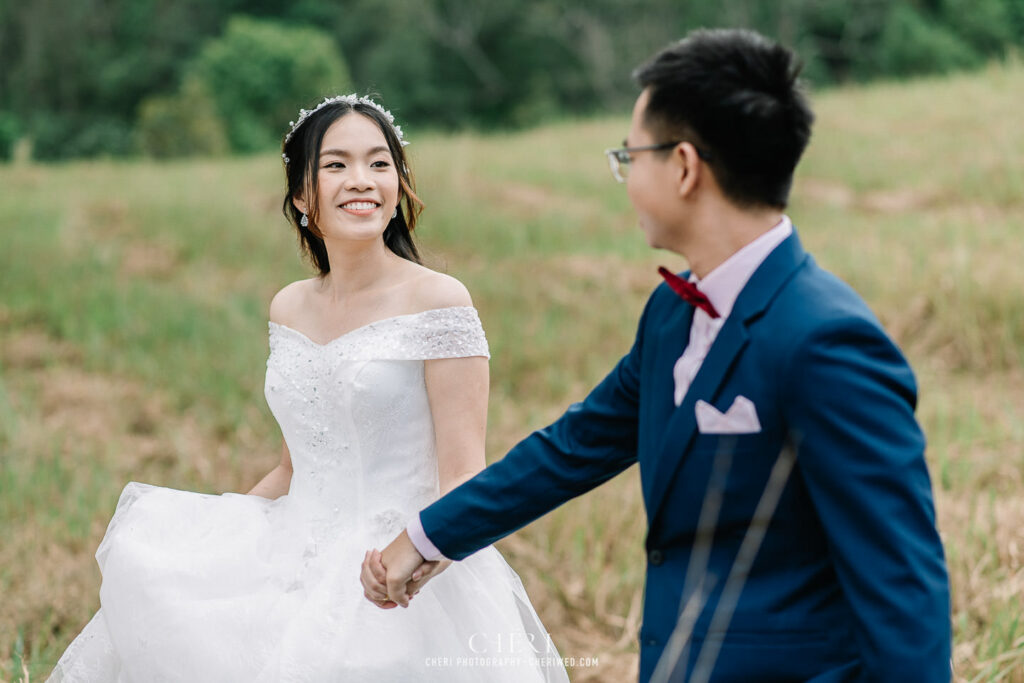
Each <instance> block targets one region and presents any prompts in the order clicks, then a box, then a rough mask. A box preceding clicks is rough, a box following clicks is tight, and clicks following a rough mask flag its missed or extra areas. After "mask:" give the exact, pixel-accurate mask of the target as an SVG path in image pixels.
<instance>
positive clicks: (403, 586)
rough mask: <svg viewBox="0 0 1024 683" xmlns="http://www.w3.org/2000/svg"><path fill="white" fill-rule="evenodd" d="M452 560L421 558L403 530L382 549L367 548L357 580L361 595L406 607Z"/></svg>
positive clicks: (377, 602) (379, 602) (390, 605)
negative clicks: (361, 587)
mask: <svg viewBox="0 0 1024 683" xmlns="http://www.w3.org/2000/svg"><path fill="white" fill-rule="evenodd" d="M450 564H451V560H434V561H428V560H424V559H423V556H422V555H420V552H419V551H418V550H416V546H414V545H413V543H412V540H410V539H409V534H408V533H406V532H405V531H403V532H402V533H401V534H399V535H398V537H397V538H395V540H393V541H391V543H390V544H388V547H387V548H384V551H383V552H381V551H379V550H376V549H374V550H368V551H367V552H366V555H365V557H364V558H363V565H362V569H361V571H360V572H359V580H360V581H361V582H362V584H363V595H364V596H365V597H366V599H367V600H369V601H370V602H372V603H373V604H375V605H377V606H378V607H380V608H381V609H392V608H394V607H398V606H402V607H408V606H409V601H410V600H412V597H413V596H414V595H416V594H417V593H419V592H420V589H421V588H423V584H425V583H426V582H427V581H429V580H430V579H432V578H434V577H435V576H437V575H438V574H440V573H441V572H443V571H444V570H445V569H447V568H448V565H450Z"/></svg>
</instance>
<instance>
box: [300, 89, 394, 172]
mask: <svg viewBox="0 0 1024 683" xmlns="http://www.w3.org/2000/svg"><path fill="white" fill-rule="evenodd" d="M337 102H346V103H348V104H349V105H350V106H354V105H356V104H357V103H360V102H361V103H362V104H366V105H369V106H371V107H373V108H374V109H376V110H377V111H379V112H380V113H381V114H383V115H384V118H385V119H387V120H388V123H390V124H391V127H392V128H393V129H394V130H395V135H396V136H398V142H399V143H401V145H402V147H405V146H406V145H408V144H409V143H408V142H407V141H406V140H404V139H403V137H402V127H401V126H398V125H395V117H394V116H393V115H392V114H391V112H389V111H388V110H387V109H385V108H384V107H382V106H380V105H379V104H377V103H376V102H374V101H373V100H371V99H370V98H369V97H359V96H357V95H356V94H355V93H351V94H348V95H338V96H337V97H327V98H324V101H323V102H321V103H320V104H318V105H316V106H315V107H313V108H312V109H309V110H306V109H300V110H299V118H298V120H297V121H289V122H288V125H289V126H291V130H289V131H288V134H287V135H285V136H284V144H286V145H287V144H288V141H289V140H291V139H292V136H293V135H295V131H297V130H298V129H299V127H300V126H301V125H302V124H303V123H305V121H306V119H308V118H309V117H310V116H312V115H313V114H315V113H317V112H318V111H320V110H321V109H323V108H324V107H326V106H327V105H329V104H335V103H337ZM281 158H282V159H284V163H286V164H287V163H289V162H290V161H291V159H289V158H288V156H287V155H285V154H282V155H281Z"/></svg>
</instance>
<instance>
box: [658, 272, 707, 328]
mask: <svg viewBox="0 0 1024 683" xmlns="http://www.w3.org/2000/svg"><path fill="white" fill-rule="evenodd" d="M658 272H659V273H661V276H662V277H663V278H665V282H667V283H668V286H669V287H671V288H672V290H673V291H674V292H675V293H676V294H678V295H679V296H680V298H682V300H683V301H685V302H686V303H688V304H690V305H691V306H696V307H697V308H701V309H703V310H704V312H705V313H707V314H708V315H710V316H711V317H712V318H720V317H721V316H720V315H718V311H716V310H715V307H714V306H712V305H711V300H710V299H708V297H707V295H705V294H704V293H703V292H701V291H700V290H699V289H697V285H695V284H693V283H692V282H687V281H686V280H684V279H683V278H681V277H679V276H678V275H676V274H675V273H673V272H672V271H670V270H669V269H668V268H666V267H664V266H660V267H659V268H658Z"/></svg>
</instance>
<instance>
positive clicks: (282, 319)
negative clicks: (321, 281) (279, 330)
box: [270, 278, 317, 325]
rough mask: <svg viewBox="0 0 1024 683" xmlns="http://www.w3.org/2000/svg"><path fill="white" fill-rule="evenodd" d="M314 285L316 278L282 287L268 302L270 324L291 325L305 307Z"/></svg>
mask: <svg viewBox="0 0 1024 683" xmlns="http://www.w3.org/2000/svg"><path fill="white" fill-rule="evenodd" d="M316 284H317V279H316V278H309V279H308V280H298V281H296V282H293V283H291V284H290V285H285V286H284V287H282V288H281V291H279V292H278V293H277V294H275V295H274V298H273V299H271V300H270V320H271V322H275V323H278V324H279V325H293V324H294V322H295V317H296V315H298V313H299V311H301V310H303V308H304V307H305V304H306V302H307V301H308V298H309V296H310V294H311V293H312V289H313V287H314V286H315V285H316Z"/></svg>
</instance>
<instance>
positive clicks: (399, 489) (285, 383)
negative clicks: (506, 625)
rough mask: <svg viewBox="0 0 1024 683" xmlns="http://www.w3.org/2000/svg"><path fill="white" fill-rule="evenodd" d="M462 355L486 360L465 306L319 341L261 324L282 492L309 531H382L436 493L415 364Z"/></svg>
mask: <svg viewBox="0 0 1024 683" xmlns="http://www.w3.org/2000/svg"><path fill="white" fill-rule="evenodd" d="M467 356H489V354H488V348H487V340H486V338H485V337H484V333H483V328H482V327H481V325H480V319H479V317H478V316H477V313H476V310H475V309H473V308H471V307H463V306H459V307H452V308H440V309H433V310H428V311H424V312H422V313H414V314H410V315H402V316H397V317H393V318H387V319H384V320H379V321H376V322H373V323H370V324H369V325H366V326H364V327H360V328H358V329H355V330H352V331H351V332H348V333H347V334H344V335H342V336H341V337H338V338H336V339H334V340H332V341H330V342H328V343H327V344H318V343H316V342H314V341H312V340H310V339H309V338H308V337H306V336H305V335H303V334H302V333H300V332H298V331H296V330H293V329H291V328H289V327H285V326H284V325H279V324H276V323H273V322H271V323H270V356H269V358H268V359H267V378H266V386H265V394H266V397H267V402H268V404H269V405H270V409H271V411H272V412H273V414H274V417H275V418H276V419H277V421H278V423H279V424H280V426H281V431H282V433H283V434H284V438H285V442H286V443H287V444H288V450H289V452H290V453H291V459H292V468H293V474H292V481H291V488H290V490H289V493H288V498H289V499H290V500H291V503H292V504H293V505H296V506H298V507H299V508H300V509H301V510H302V511H303V513H304V514H303V516H305V517H307V518H308V519H309V520H310V521H311V522H313V523H314V527H316V526H320V527H321V530H322V531H323V532H327V531H328V530H330V531H331V532H332V533H334V532H336V531H337V528H338V527H339V526H350V525H355V526H356V527H357V528H361V529H365V530H367V531H370V532H371V533H374V532H376V533H380V534H386V533H391V532H393V531H395V530H396V529H398V528H401V526H403V525H404V523H405V520H406V519H407V517H408V515H409V514H411V513H413V512H415V511H417V510H419V509H420V508H422V507H424V506H425V505H427V504H428V503H430V502H431V501H433V500H434V499H436V498H437V495H438V478H437V458H436V452H435V448H434V429H433V420H432V418H431V413H430V406H429V403H428V401H427V391H426V384H425V381H424V372H423V369H424V361H425V360H432V359H439V358H459V357H467ZM317 535H319V534H317Z"/></svg>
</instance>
